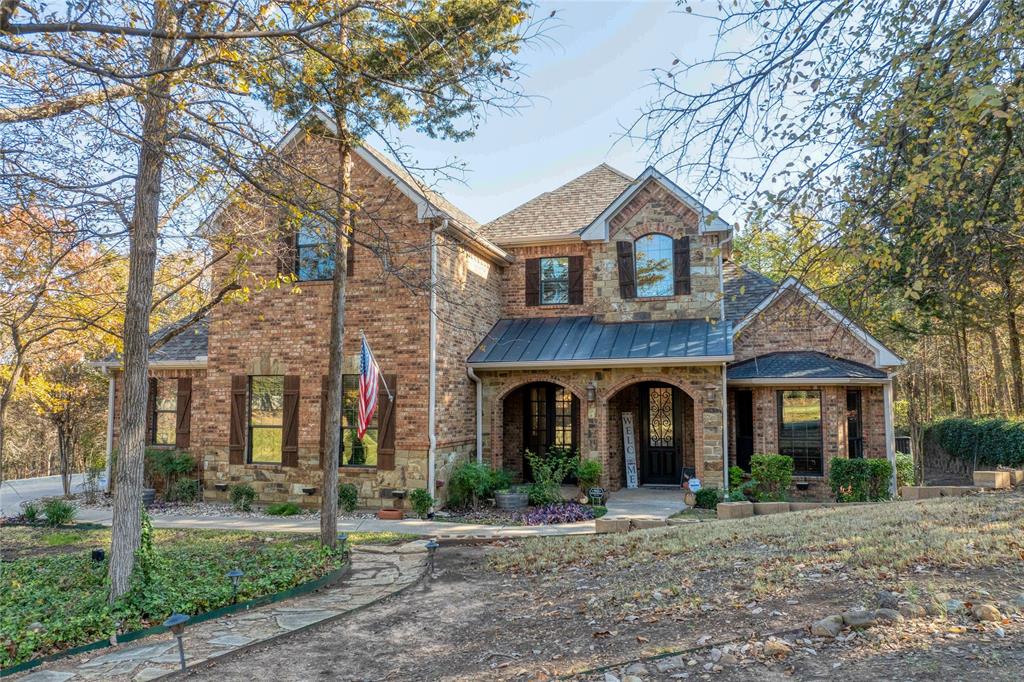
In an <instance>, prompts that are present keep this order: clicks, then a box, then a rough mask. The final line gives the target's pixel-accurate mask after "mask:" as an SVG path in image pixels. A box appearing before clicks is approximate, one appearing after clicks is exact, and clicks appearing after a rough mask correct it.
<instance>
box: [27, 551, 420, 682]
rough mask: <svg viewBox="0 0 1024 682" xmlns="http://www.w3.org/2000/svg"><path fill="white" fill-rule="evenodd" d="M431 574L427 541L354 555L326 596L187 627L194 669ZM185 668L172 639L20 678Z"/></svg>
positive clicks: (45, 681) (123, 675) (121, 675)
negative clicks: (346, 571) (180, 664)
mask: <svg viewBox="0 0 1024 682" xmlns="http://www.w3.org/2000/svg"><path fill="white" fill-rule="evenodd" d="M426 570H427V550H426V542H425V541H423V540H417V541H415V542H407V543H405V544H402V545H365V546H357V547H355V548H354V549H353V551H352V572H351V573H350V574H349V576H348V577H346V578H345V579H344V580H343V581H342V582H341V583H339V584H338V585H336V586H334V587H331V588H326V589H324V590H322V591H320V592H316V593H311V594H307V595H303V596H299V597H295V598H293V599H287V600H285V601H281V602H277V603H275V604H268V605H267V606H262V607H259V608H255V609H252V610H250V611H243V612H239V613H235V614H232V615H229V616H225V617H223V618H217V619H214V620H208V621H206V622H203V623H198V624H196V625H193V626H188V627H186V628H185V636H184V642H185V657H186V661H187V664H188V665H189V666H190V667H191V666H194V665H198V664H200V663H203V662H206V661H209V660H212V659H215V658H218V657H220V656H225V655H227V654H230V653H232V652H234V651H236V650H238V649H241V648H243V647H248V646H252V645H257V644H266V643H267V642H268V641H270V640H273V639H275V638H278V637H281V636H282V635H286V634H288V633H291V632H295V631H296V630H300V629H302V628H306V627H309V626H312V625H316V624H318V623H324V622H327V621H330V620H334V619H336V618H342V617H344V616H345V614H346V613H350V612H352V611H354V610H355V609H358V608H361V607H364V606H367V605H369V604H372V603H374V602H377V601H380V600H381V599H384V598H385V597H388V596H391V595H393V594H395V593H397V592H399V591H400V590H402V589H404V588H407V587H409V586H411V585H413V584H414V583H415V582H416V581H418V580H419V579H420V578H421V577H422V576H423V575H424V573H425V571H426ZM177 670H178V649H177V643H176V642H175V639H174V637H173V636H172V635H171V634H170V633H164V634H160V635H154V636H152V637H146V638H144V639H141V640H138V641H136V642H132V643H130V644H125V645H123V646H118V647H113V648H110V649H101V650H98V651H92V652H89V653H86V654H82V655H80V656H76V657H73V658H67V659H63V660H59V661H53V662H51V663H44V664H43V665H42V666H40V667H38V668H35V669H34V670H31V671H28V672H26V673H23V674H22V675H20V676H17V675H15V676H13V677H12V679H18V680H20V682H65V681H67V680H69V681H71V682H78V681H80V680H81V681H84V680H115V681H121V680H124V681H128V680H131V681H133V682H144V681H146V680H156V679H159V678H161V677H164V676H166V675H170V674H173V673H174V672H175V671H177Z"/></svg>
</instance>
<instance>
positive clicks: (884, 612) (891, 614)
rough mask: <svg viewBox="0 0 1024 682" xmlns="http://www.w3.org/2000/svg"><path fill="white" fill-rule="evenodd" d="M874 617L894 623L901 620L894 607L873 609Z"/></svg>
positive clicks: (883, 621) (901, 617)
mask: <svg viewBox="0 0 1024 682" xmlns="http://www.w3.org/2000/svg"><path fill="white" fill-rule="evenodd" d="M875 619H876V620H878V621H881V622H882V623H895V622H897V621H901V620H903V616H902V615H901V614H900V612H899V611H897V610H896V609H875Z"/></svg>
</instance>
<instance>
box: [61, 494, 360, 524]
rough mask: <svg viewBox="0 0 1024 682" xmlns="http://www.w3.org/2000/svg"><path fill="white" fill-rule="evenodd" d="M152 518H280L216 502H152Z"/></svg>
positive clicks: (307, 514) (348, 515)
mask: <svg viewBox="0 0 1024 682" xmlns="http://www.w3.org/2000/svg"><path fill="white" fill-rule="evenodd" d="M74 504H75V506H77V507H79V508H80V509H110V508H111V504H110V501H109V500H101V501H98V502H95V503H88V502H86V501H85V500H84V499H83V498H79V499H76V500H75V502H74ZM146 511H148V512H149V513H150V514H151V515H152V516H199V517H210V518H218V517H223V516H233V517H236V518H244V519H279V518H281V516H276V515H273V514H268V513H267V512H266V511H265V510H263V509H259V508H253V509H251V510H250V511H239V510H238V509H235V508H234V507H233V506H231V505H230V504H224V503H218V502H191V503H184V502H162V501H159V500H158V501H157V502H154V503H153V504H152V505H151V506H149V507H147V508H146ZM374 516H375V514H374V512H370V511H366V512H358V511H356V512H343V511H339V512H338V518H339V519H372V518H374ZM288 518H291V519H308V520H314V519H319V518H320V510H319V509H309V508H306V507H302V508H301V511H300V512H299V513H298V514H293V515H291V516H289V517H288Z"/></svg>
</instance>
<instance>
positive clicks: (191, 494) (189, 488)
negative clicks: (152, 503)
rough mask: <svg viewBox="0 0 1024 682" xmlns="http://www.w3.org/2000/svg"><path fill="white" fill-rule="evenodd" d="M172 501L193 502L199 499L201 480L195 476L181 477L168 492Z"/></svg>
mask: <svg viewBox="0 0 1024 682" xmlns="http://www.w3.org/2000/svg"><path fill="white" fill-rule="evenodd" d="M167 499H168V500H169V501H172V502H182V503H184V504H192V503H193V502H195V501H196V500H198V499H199V481H197V480H196V479H194V478H179V479H178V480H177V481H175V482H174V485H172V486H171V489H170V491H168V493H167Z"/></svg>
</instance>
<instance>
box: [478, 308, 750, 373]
mask: <svg viewBox="0 0 1024 682" xmlns="http://www.w3.org/2000/svg"><path fill="white" fill-rule="evenodd" d="M723 355H732V325H731V324H730V323H728V322H726V323H724V324H723V323H720V322H719V323H717V324H715V323H711V322H707V321H706V320H666V321H662V322H614V323H601V322H598V321H596V320H595V319H594V318H593V317H532V318H517V319H505V320H499V321H498V323H497V324H496V325H494V327H493V328H492V329H491V331H490V332H488V333H487V336H485V337H484V340H483V341H481V342H480V345H479V346H477V349H476V350H475V351H473V354H472V355H470V357H469V363H470V364H482V363H496V362H501V363H522V364H527V363H531V362H565V361H581V360H625V359H643V358H665V359H666V360H669V359H672V358H697V357H705V356H723Z"/></svg>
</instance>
